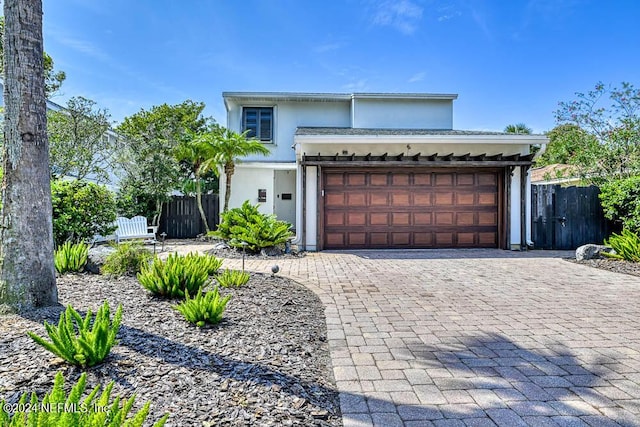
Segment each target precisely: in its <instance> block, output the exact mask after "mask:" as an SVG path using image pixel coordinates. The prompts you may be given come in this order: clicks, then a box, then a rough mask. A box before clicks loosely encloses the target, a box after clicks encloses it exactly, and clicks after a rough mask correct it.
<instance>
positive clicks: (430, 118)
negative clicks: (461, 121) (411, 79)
mask: <svg viewBox="0 0 640 427" xmlns="http://www.w3.org/2000/svg"><path fill="white" fill-rule="evenodd" d="M353 127H354V128H387V129H453V101H452V100H441V99H429V100H424V99H422V100H416V99H404V100H396V99H393V100H390V99H359V98H356V99H354V101H353Z"/></svg>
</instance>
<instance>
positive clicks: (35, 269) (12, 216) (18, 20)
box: [0, 0, 58, 311]
mask: <svg viewBox="0 0 640 427" xmlns="http://www.w3.org/2000/svg"><path fill="white" fill-rule="evenodd" d="M4 16H5V34H4V64H5V69H4V102H5V120H4V127H5V132H4V135H5V136H4V146H3V168H4V178H3V181H2V202H3V206H2V211H1V213H0V221H1V222H0V310H3V311H4V310H7V309H9V310H11V311H20V310H23V309H29V308H31V307H38V306H47V305H53V304H56V303H57V301H58V293H57V288H56V276H55V268H54V264H53V225H52V209H51V184H50V182H49V179H50V178H49V142H48V139H47V114H46V111H47V107H46V99H45V92H44V69H43V66H44V65H43V50H42V1H41V0H5V2H4Z"/></svg>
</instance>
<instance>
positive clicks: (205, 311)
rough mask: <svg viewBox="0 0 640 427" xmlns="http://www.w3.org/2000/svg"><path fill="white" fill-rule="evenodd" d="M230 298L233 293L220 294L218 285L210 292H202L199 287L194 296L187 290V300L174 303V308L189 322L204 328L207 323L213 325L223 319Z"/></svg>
mask: <svg viewBox="0 0 640 427" xmlns="http://www.w3.org/2000/svg"><path fill="white" fill-rule="evenodd" d="M230 299H231V295H227V296H225V297H222V296H220V292H218V287H217V286H216V287H215V288H214V289H213V291H209V292H202V289H199V290H198V292H197V293H196V295H195V297H193V298H190V296H189V291H186V293H185V300H184V301H182V302H181V303H180V304H178V305H174V306H173V308H175V309H176V310H178V311H179V312H180V313H182V315H183V316H184V318H185V319H186V320H187V321H188V322H191V323H194V324H195V325H196V326H198V327H200V328H202V327H203V326H204V325H205V324H207V323H208V324H211V325H213V324H216V323H218V322H220V321H221V320H222V315H223V313H224V310H225V309H226V307H227V303H228V302H229V300H230Z"/></svg>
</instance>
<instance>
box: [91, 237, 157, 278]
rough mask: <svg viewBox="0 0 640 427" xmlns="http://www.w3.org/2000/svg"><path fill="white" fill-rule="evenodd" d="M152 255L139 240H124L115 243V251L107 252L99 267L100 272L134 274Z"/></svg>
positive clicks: (112, 274) (120, 274) (114, 274)
mask: <svg viewBox="0 0 640 427" xmlns="http://www.w3.org/2000/svg"><path fill="white" fill-rule="evenodd" d="M152 258H153V255H152V254H151V252H150V251H149V250H148V249H145V248H144V246H142V243H139V242H126V243H120V244H118V245H116V251H115V252H113V253H111V254H109V256H107V259H106V260H105V261H104V265H103V266H102V268H101V269H100V272H101V273H102V274H107V275H110V276H122V275H124V274H130V275H135V274H138V273H139V272H140V270H142V267H143V266H145V265H148V264H149V262H151V259H152Z"/></svg>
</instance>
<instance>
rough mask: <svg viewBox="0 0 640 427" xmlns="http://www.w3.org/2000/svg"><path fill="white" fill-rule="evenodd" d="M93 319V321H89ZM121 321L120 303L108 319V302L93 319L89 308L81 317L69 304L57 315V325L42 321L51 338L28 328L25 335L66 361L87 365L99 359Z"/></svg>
mask: <svg viewBox="0 0 640 427" xmlns="http://www.w3.org/2000/svg"><path fill="white" fill-rule="evenodd" d="M92 320H93V322H92ZM121 320H122V304H120V305H119V306H118V308H117V310H116V313H115V315H114V317H113V321H111V318H110V309H109V302H108V301H105V302H104V304H102V306H101V307H100V308H99V309H98V312H97V313H96V315H95V319H94V318H93V314H92V313H91V310H87V315H86V316H85V318H84V319H83V318H82V316H80V314H79V313H78V312H77V311H76V310H75V309H74V308H73V307H72V306H70V305H68V306H67V308H66V310H65V311H64V312H63V313H61V314H60V320H59V321H58V326H55V325H53V324H50V323H48V322H47V321H45V322H44V327H45V328H46V330H47V334H48V335H49V338H50V339H51V341H47V340H45V339H44V338H42V337H41V336H39V335H36V334H35V333H33V332H31V331H28V332H27V334H28V335H29V336H30V337H31V338H32V339H33V340H34V341H35V342H36V343H38V344H40V345H41V346H43V347H44V348H46V349H47V350H49V351H50V352H52V353H53V354H55V355H56V356H59V357H61V358H63V359H64V360H66V361H67V362H69V363H71V364H73V365H77V366H81V367H83V368H86V367H88V366H94V365H97V364H98V363H100V362H102V361H103V360H104V359H105V358H106V357H107V356H108V355H109V352H110V351H111V347H113V345H114V344H115V343H116V335H118V330H119V329H120V321H121Z"/></svg>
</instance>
